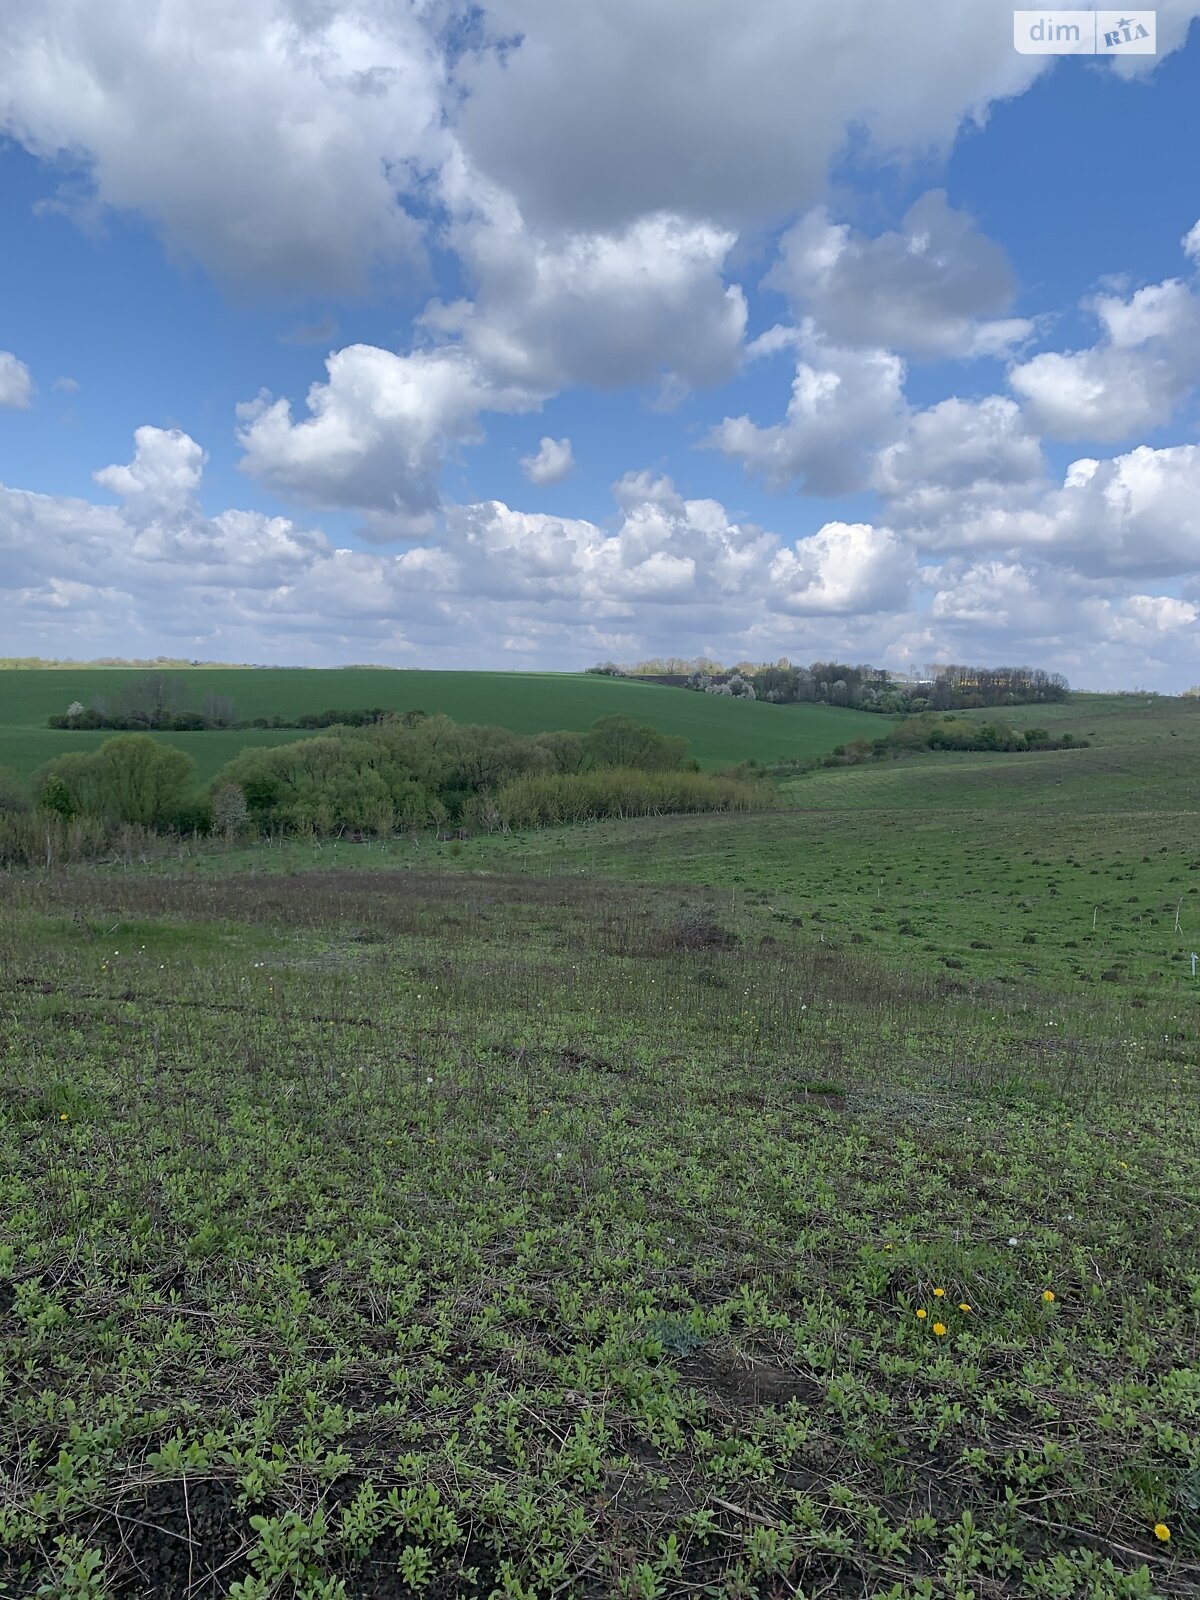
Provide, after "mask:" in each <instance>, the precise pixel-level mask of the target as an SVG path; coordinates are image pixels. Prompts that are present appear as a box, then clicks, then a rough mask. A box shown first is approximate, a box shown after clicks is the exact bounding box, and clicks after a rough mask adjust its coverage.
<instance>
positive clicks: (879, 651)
mask: <svg viewBox="0 0 1200 1600" xmlns="http://www.w3.org/2000/svg"><path fill="white" fill-rule="evenodd" d="M919 436H920V429H918V437H919ZM1181 449H1186V450H1187V451H1189V452H1191V455H1192V456H1194V455H1195V454H1197V453H1200V446H1197V447H1181ZM1169 455H1170V453H1167V452H1153V451H1149V452H1145V455H1144V456H1139V453H1138V452H1133V453H1132V454H1131V456H1129V457H1127V458H1118V460H1116V461H1114V462H1108V463H1090V462H1089V463H1083V464H1078V465H1077V466H1076V468H1074V469H1073V470H1072V473H1071V474H1069V476H1068V483H1067V484H1066V485H1064V486H1063V488H1062V489H1061V490H1057V491H1051V492H1050V493H1049V494H1048V497H1047V499H1046V501H1045V503H1044V504H1043V505H1041V506H1040V507H1039V508H1038V515H1033V516H1031V514H1030V513H1028V512H1027V511H1026V512H1022V513H1020V514H1018V515H1017V516H1016V517H1015V518H1013V519H1010V520H1009V521H1008V522H1004V521H1003V519H1001V521H1000V522H998V523H997V525H996V527H995V528H994V529H993V532H994V533H997V534H998V535H1002V536H1004V537H1019V538H1022V539H1024V540H1025V541H1026V548H1025V553H1023V554H1021V553H1008V554H991V553H980V554H978V555H976V556H974V557H966V556H961V555H954V554H951V555H949V556H947V558H946V559H945V560H944V561H943V563H942V565H941V566H940V567H936V568H932V569H930V568H925V569H922V568H919V567H918V566H917V565H916V559H915V554H914V548H913V544H912V542H911V541H910V540H909V539H907V538H906V537H905V535H904V534H903V533H902V532H901V531H900V530H898V529H896V528H893V527H890V526H886V525H874V524H871V523H866V522H856V523H847V522H838V521H835V522H827V523H825V524H824V525H823V526H820V527H819V528H817V530H816V531H815V532H812V533H809V534H807V535H803V536H801V537H798V538H794V539H784V538H781V537H780V536H779V535H778V534H776V533H773V532H770V531H768V530H766V529H763V528H760V527H758V526H756V525H755V524H753V523H749V522H746V521H742V520H739V519H737V518H735V517H733V516H731V514H730V513H729V511H728V510H727V509H726V508H725V507H724V506H723V505H722V504H721V503H720V502H719V501H716V500H712V499H705V498H689V497H687V496H686V495H684V494H682V493H681V492H680V490H679V489H678V488H677V487H676V485H675V484H674V483H673V482H672V481H671V480H670V479H669V478H666V477H663V476H661V475H658V474H654V473H650V472H637V473H629V474H627V475H626V476H625V477H624V478H622V479H621V480H620V481H619V482H618V483H617V484H615V485H614V490H613V494H614V500H615V506H616V514H615V516H614V517H613V518H611V519H610V520H609V521H608V522H607V523H605V524H604V525H601V524H599V523H595V522H592V521H589V520H586V519H583V518H562V517H554V516H549V515H546V514H544V513H539V512H531V511H524V510H521V509H518V508H515V507H511V506H508V505H505V504H504V503H503V502H500V501H484V502H481V503H478V504H472V505H461V506H454V505H452V506H449V507H447V508H446V509H445V512H444V514H443V517H442V518H441V520H440V523H439V526H438V528H437V529H436V531H435V534H434V536H433V537H431V538H430V539H428V540H426V541H424V542H422V543H420V544H417V545H415V546H414V547H412V548H409V549H405V550H404V551H403V552H402V553H399V554H391V553H385V552H382V551H378V550H361V549H360V550H349V549H335V548H334V547H333V546H332V545H331V544H330V541H329V540H328V538H326V536H325V535H324V534H323V533H321V532H320V531H319V530H315V529H305V528H303V527H300V526H298V525H297V524H296V523H294V522H292V521H291V520H290V519H288V518H286V517H269V516H265V515H263V514H261V513H258V512H252V511H245V510H238V509H230V510H227V511H224V512H221V513H220V514H219V515H217V516H213V517H209V516H206V515H204V514H203V512H202V511H201V510H200V509H199V506H198V503H197V498H196V494H195V490H196V488H197V487H198V479H199V473H200V469H201V467H202V465H203V451H202V450H201V449H200V447H199V445H197V444H196V442H195V441H193V440H191V439H189V438H188V436H187V435H185V434H178V433H172V432H171V431H169V430H162V429H140V430H139V431H138V435H137V438H136V440H135V448H134V452H133V459H132V461H131V462H130V463H129V464H128V465H126V466H120V467H112V468H105V469H102V470H101V472H100V473H98V474H97V477H98V478H99V479H100V480H101V481H102V482H103V483H104V484H105V486H106V487H111V488H113V489H114V490H115V491H116V492H117V493H118V494H119V495H120V496H121V502H120V504H118V505H109V506H104V505H97V504H91V503H89V502H88V501H85V500H80V499H71V498H57V497H54V496H48V495H38V494H33V493H30V492H28V491H22V490H18V489H7V488H3V487H2V486H0V604H2V605H3V606H4V607H5V609H6V610H10V611H11V615H12V617H13V619H14V625H13V627H12V629H11V630H10V631H11V634H12V637H13V640H14V648H18V649H28V650H43V651H46V650H49V649H51V648H52V647H53V646H54V644H55V641H56V640H61V637H62V630H63V629H64V627H69V628H70V630H71V637H72V639H73V640H75V641H77V645H78V648H79V649H80V650H81V651H84V650H90V651H94V652H95V653H98V654H105V653H113V652H117V651H119V652H121V653H126V654H127V653H130V652H131V651H133V650H134V649H135V648H136V649H137V651H138V653H144V654H156V653H158V651H159V650H171V649H174V650H177V651H180V652H182V650H183V649H184V648H185V647H186V648H187V650H188V651H189V653H196V654H202V655H203V654H208V655H220V656H223V657H224V658H226V659H229V658H233V659H251V660H263V659H275V660H288V661H309V662H319V661H330V660H334V661H336V660H338V659H342V660H345V659H347V658H350V659H355V660H364V659H365V660H370V659H387V660H395V659H420V660H421V661H423V662H428V663H445V664H447V665H449V664H457V665H462V664H464V663H465V664H469V665H479V666H483V665H486V664H488V663H489V662H491V663H494V661H495V659H496V656H497V654H498V653H499V652H502V651H503V652H507V653H509V654H512V655H515V656H517V657H519V658H520V659H521V660H522V661H526V660H528V661H531V662H534V663H537V664H539V665H545V666H560V667H572V666H575V667H577V666H578V665H579V664H580V663H581V661H585V660H587V659H589V658H595V657H596V656H608V655H613V654H616V655H618V656H636V655H639V654H641V655H644V654H648V653H651V652H653V651H654V650H656V649H661V648H662V642H663V639H664V638H668V639H670V641H671V642H672V647H675V648H678V649H679V650H680V651H681V653H709V654H711V653H716V654H719V655H726V656H730V657H733V658H735V659H736V658H737V657H740V656H744V655H750V656H754V657H760V658H773V657H775V656H778V655H779V654H782V653H787V654H790V655H792V656H793V658H794V659H813V658H815V657H817V656H821V655H827V654H830V653H833V654H840V655H843V656H845V657H848V658H850V659H872V660H879V659H883V660H885V661H891V662H894V663H902V662H904V661H906V660H910V659H913V658H914V653H915V658H916V659H921V660H927V659H936V658H945V657H965V656H969V655H971V654H972V653H974V654H980V653H983V654H984V655H985V656H988V657H993V658H994V657H1000V656H1009V657H1011V656H1014V655H1015V656H1019V657H1021V658H1023V659H1036V660H1037V661H1039V662H1040V663H1045V664H1046V665H1048V666H1053V667H1059V668H1060V669H1061V670H1064V671H1067V672H1068V673H1069V674H1070V675H1074V676H1076V677H1078V675H1079V673H1080V672H1081V671H1083V672H1085V673H1090V674H1092V675H1093V681H1094V676H1095V674H1096V673H1099V672H1103V673H1104V674H1107V681H1120V679H1121V676H1122V673H1124V674H1125V676H1126V677H1128V676H1129V674H1131V673H1133V674H1135V675H1136V676H1138V677H1139V679H1140V681H1143V682H1146V681H1150V680H1151V679H1153V678H1154V677H1155V676H1158V677H1161V678H1162V679H1163V680H1164V686H1165V687H1170V686H1171V684H1172V681H1173V680H1172V674H1174V679H1175V686H1178V682H1179V681H1181V680H1179V672H1180V663H1183V662H1188V661H1190V659H1191V658H1192V654H1193V653H1194V650H1195V648H1196V647H1197V636H1198V634H1200V628H1198V619H1200V604H1198V603H1197V602H1198V600H1200V596H1196V595H1192V594H1190V593H1189V592H1188V591H1187V590H1186V588H1185V589H1184V591H1183V592H1182V593H1174V592H1170V589H1169V583H1168V588H1167V590H1165V591H1164V590H1162V588H1161V586H1160V585H1157V584H1154V583H1149V584H1148V583H1147V581H1146V580H1147V579H1150V578H1153V577H1154V576H1155V572H1153V571H1151V570H1150V563H1148V562H1147V561H1145V560H1144V559H1143V560H1142V562H1141V565H1140V567H1139V566H1134V565H1132V564H1129V563H1127V562H1125V563H1124V564H1123V562H1124V556H1125V555H1129V554H1131V553H1132V552H1133V551H1134V549H1135V548H1136V547H1140V548H1141V549H1142V550H1143V551H1144V550H1145V549H1146V548H1147V546H1148V543H1152V542H1153V540H1155V539H1156V538H1157V539H1162V538H1166V537H1167V536H1168V535H1169V536H1170V537H1172V538H1174V539H1175V541H1176V542H1175V544H1174V545H1173V546H1172V547H1171V548H1172V550H1173V552H1174V553H1173V555H1172V557H1171V560H1170V561H1165V560H1162V561H1159V562H1158V568H1157V570H1158V573H1159V575H1161V576H1162V577H1163V578H1164V579H1166V580H1170V574H1171V572H1172V571H1177V570H1187V569H1185V568H1183V567H1182V563H1183V561H1184V559H1185V553H1186V551H1187V549H1188V548H1189V541H1191V544H1190V548H1194V547H1195V537H1196V529H1195V527H1194V525H1193V524H1194V519H1193V522H1190V523H1189V522H1186V520H1185V522H1184V524H1183V525H1182V526H1181V527H1179V528H1178V529H1176V530H1175V531H1174V532H1173V533H1172V532H1171V525H1172V518H1173V517H1177V516H1179V515H1181V514H1182V515H1183V516H1184V517H1185V519H1186V517H1187V516H1190V515H1191V513H1190V511H1188V509H1187V508H1188V506H1189V505H1190V506H1195V505H1197V504H1200V496H1197V495H1196V493H1195V486H1196V485H1195V481H1194V480H1195V477H1196V475H1197V474H1198V473H1200V467H1198V465H1197V463H1196V461H1195V460H1194V459H1191V456H1189V457H1188V458H1186V459H1185V458H1180V459H1175V460H1163V459H1158V458H1160V457H1164V456H1169ZM1147 457H1150V458H1155V459H1153V460H1148V459H1146V458H1147ZM1155 475H1157V478H1156V476H1155ZM1101 480H1102V481H1101ZM905 481H907V480H905ZM1118 483H1119V484H1120V485H1122V487H1120V488H1119V489H1118V488H1117V487H1116V485H1117V484H1118ZM1087 495H1093V496H1095V495H1099V496H1100V499H1101V500H1102V501H1103V502H1104V504H1105V505H1106V507H1107V509H1106V511H1105V513H1104V515H1105V516H1106V517H1107V518H1108V525H1107V527H1106V528H1105V529H1104V530H1102V539H1103V540H1106V541H1107V555H1105V556H1104V557H1103V558H1102V559H1099V560H1094V561H1093V562H1092V564H1091V565H1090V566H1088V564H1087V562H1086V561H1085V559H1084V558H1083V556H1082V555H1081V554H1080V552H1081V550H1082V549H1083V547H1084V545H1083V537H1082V536H1083V532H1084V531H1085V530H1086V529H1089V528H1094V527H1095V526H1096V523H1097V507H1096V504H1095V503H1093V502H1092V501H1090V500H1089V501H1087V502H1086V503H1080V502H1077V501H1076V500H1073V499H1072V497H1073V496H1087ZM1056 496H1058V497H1059V498H1058V499H1056V498H1055V497H1056ZM1039 516H1040V518H1041V519H1042V520H1041V521H1039ZM1021 518H1024V519H1025V520H1024V522H1023V524H1022V525H1021V526H1020V527H1018V526H1017V523H1018V522H1020V521H1021ZM1051 523H1053V524H1054V527H1053V528H1052V527H1051ZM1064 530H1066V531H1068V532H1069V533H1070V537H1068V538H1066V539H1065V540H1064V538H1063V534H1064ZM1071 530H1073V531H1071ZM1039 541H1040V542H1039ZM1160 548H1161V547H1160ZM1122 552H1124V554H1122ZM1131 577H1132V578H1134V579H1135V580H1136V581H1135V582H1132V583H1131V582H1130V581H1128V580H1129V579H1130V578H1131ZM1156 588H1157V589H1159V591H1160V592H1155V589H1156ZM1172 663H1174V665H1172ZM1185 670H1188V671H1190V668H1187V669H1185ZM1191 675H1192V676H1194V674H1191Z"/></svg>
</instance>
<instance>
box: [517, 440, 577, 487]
mask: <svg viewBox="0 0 1200 1600" xmlns="http://www.w3.org/2000/svg"><path fill="white" fill-rule="evenodd" d="M574 470H575V456H574V454H573V453H572V450H571V441H570V439H550V438H544V439H543V440H542V442H541V443H540V444H539V446H538V448H537V450H536V452H535V453H534V454H533V455H528V456H522V457H521V471H522V472H523V473H524V474H525V476H526V477H527V478H528V479H529V481H530V483H537V484H543V485H544V484H551V483H561V482H562V481H563V479H564V478H569V477H570V475H571V473H572V472H574Z"/></svg>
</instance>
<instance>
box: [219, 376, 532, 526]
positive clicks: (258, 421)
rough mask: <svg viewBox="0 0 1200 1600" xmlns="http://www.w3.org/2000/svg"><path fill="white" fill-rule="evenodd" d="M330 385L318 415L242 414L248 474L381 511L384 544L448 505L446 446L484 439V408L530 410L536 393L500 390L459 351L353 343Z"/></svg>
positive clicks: (279, 408)
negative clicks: (443, 495) (404, 351)
mask: <svg viewBox="0 0 1200 1600" xmlns="http://www.w3.org/2000/svg"><path fill="white" fill-rule="evenodd" d="M325 368H326V371H327V373H328V375H329V377H328V382H326V383H314V384H313V385H312V387H311V388H310V389H309V391H308V402H307V403H308V409H309V412H310V413H311V414H310V415H309V416H308V417H306V418H305V419H304V420H303V421H300V422H294V421H293V420H292V411H291V406H290V404H289V403H288V401H287V400H285V399H280V400H273V399H272V398H271V397H270V396H269V395H260V396H259V398H258V399H257V400H252V401H249V402H246V403H244V404H243V405H241V406H239V407H238V416H239V418H240V421H241V426H240V429H239V434H238V437H239V440H240V442H241V444H242V445H243V447H244V449H245V452H246V454H245V456H244V457H243V460H242V462H241V466H242V468H243V470H244V471H246V472H249V473H251V474H252V475H253V476H255V477H257V478H259V479H261V480H262V481H263V482H264V483H267V484H269V485H270V486H271V487H272V488H274V489H278V490H279V491H281V492H282V493H284V494H289V495H294V496H297V497H298V498H300V499H302V500H306V501H309V502H311V503H313V504H315V505H325V506H350V507H354V508H356V509H360V510H364V511H367V512H372V513H375V514H376V516H377V517H378V518H380V519H381V520H380V521H379V522H378V523H377V524H376V526H377V529H378V532H379V533H380V534H381V535H382V536H383V537H395V536H396V535H397V534H424V533H426V532H428V531H429V530H430V529H431V528H432V526H433V521H434V513H435V512H436V510H437V508H438V506H439V504H440V492H439V486H438V480H439V476H440V472H441V467H442V463H443V460H444V458H445V454H446V451H447V449H448V448H449V447H450V446H451V445H452V444H453V443H454V442H456V441H468V440H472V439H478V438H479V437H480V430H479V422H478V416H479V411H480V410H481V408H483V407H485V406H486V407H488V408H489V409H491V410H497V411H525V410H529V409H531V408H533V407H535V406H536V405H537V404H538V403H539V399H538V397H537V396H534V395H532V394H530V393H529V392H527V391H524V390H521V389H519V388H517V387H515V386H509V387H507V388H496V387H494V386H492V385H491V384H490V383H489V382H488V380H487V379H486V378H485V377H484V375H483V374H482V373H481V372H480V370H479V367H478V365H477V363H476V362H475V361H474V360H473V359H472V357H471V356H470V355H468V354H467V353H466V352H464V351H461V350H458V349H456V348H453V347H448V348H443V349H439V350H430V351H416V352H414V353H413V354H411V355H405V356H400V355H394V354H393V353H392V352H391V351H389V350H381V349H379V348H377V347H376V346H374V345H363V344H358V345H348V346H346V348H345V349H343V350H336V351H334V352H333V354H332V355H330V356H329V357H328V358H327V360H326V362H325Z"/></svg>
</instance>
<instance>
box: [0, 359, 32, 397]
mask: <svg viewBox="0 0 1200 1600" xmlns="http://www.w3.org/2000/svg"><path fill="white" fill-rule="evenodd" d="M32 404H33V376H32V374H31V373H30V371H29V368H28V367H27V366H26V365H25V363H24V362H23V361H18V360H17V358H16V356H14V355H13V353H12V351H11V350H0V406H12V407H13V409H14V410H17V411H27V410H28V409H29V407H30V406H31V405H32Z"/></svg>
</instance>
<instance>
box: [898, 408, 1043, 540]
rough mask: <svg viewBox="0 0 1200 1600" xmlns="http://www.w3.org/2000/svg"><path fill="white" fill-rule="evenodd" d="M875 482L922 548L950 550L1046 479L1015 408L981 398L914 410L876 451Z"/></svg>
mask: <svg viewBox="0 0 1200 1600" xmlns="http://www.w3.org/2000/svg"><path fill="white" fill-rule="evenodd" d="M874 485H875V488H876V489H877V490H878V491H879V493H880V494H881V495H882V496H883V497H884V499H885V500H886V502H887V508H888V510H887V515H888V520H889V522H891V523H892V524H893V525H894V526H895V527H898V528H901V529H903V530H904V532H905V533H906V534H908V536H909V537H910V538H912V539H913V540H914V541H915V542H916V543H917V544H918V545H920V546H922V547H924V548H926V549H953V548H956V547H960V546H961V545H962V544H963V543H964V537H965V536H964V529H965V528H967V527H970V526H976V525H979V523H980V519H981V518H983V517H984V516H985V514H986V513H987V512H989V511H990V510H993V509H1001V510H1004V511H1013V510H1016V509H1018V508H1019V507H1021V506H1024V505H1028V504H1031V503H1033V502H1034V501H1035V500H1036V498H1037V497H1038V496H1039V495H1040V494H1043V493H1045V491H1046V490H1047V489H1048V488H1049V487H1050V481H1049V478H1048V476H1047V471H1046V463H1045V460H1044V458H1043V455H1042V449H1041V445H1040V444H1039V442H1038V440H1037V439H1036V438H1035V437H1034V435H1033V434H1032V433H1030V431H1029V429H1028V427H1027V425H1026V422H1025V418H1024V416H1023V415H1022V413H1021V409H1020V407H1019V406H1018V405H1017V404H1016V403H1015V402H1014V401H1012V400H1008V399H1006V398H1004V397H1003V396H1001V395H988V396H987V397H986V398H985V399H983V400H961V399H959V398H957V397H952V398H950V399H949V400H942V401H940V402H939V403H938V404H937V405H935V406H930V407H929V408H928V409H927V410H925V411H920V412H917V413H916V414H915V415H914V416H912V417H911V418H910V419H909V421H908V423H907V425H906V427H905V429H904V432H903V433H902V434H901V436H900V438H899V439H898V440H896V442H895V443H893V444H890V445H888V446H887V447H886V448H885V449H883V450H882V451H880V453H879V456H878V458H877V460H876V463H875V475H874Z"/></svg>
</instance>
